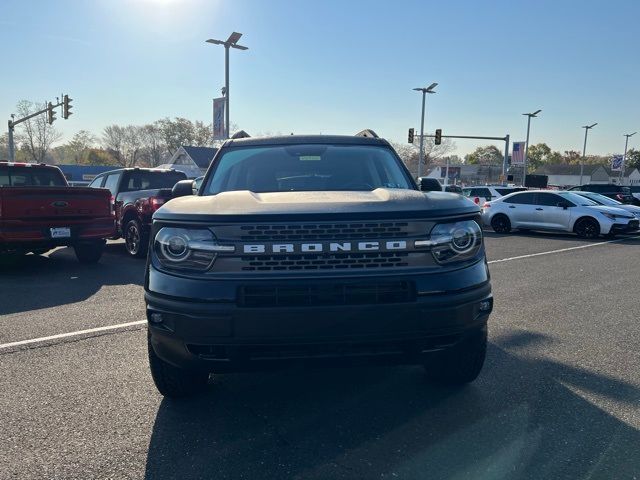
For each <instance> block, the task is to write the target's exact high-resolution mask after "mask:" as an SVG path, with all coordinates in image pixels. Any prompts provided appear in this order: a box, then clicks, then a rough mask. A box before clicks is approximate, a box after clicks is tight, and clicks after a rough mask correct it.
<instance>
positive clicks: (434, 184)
mask: <svg viewBox="0 0 640 480" xmlns="http://www.w3.org/2000/svg"><path fill="white" fill-rule="evenodd" d="M419 180H420V182H419V185H420V191H422V192H441V191H442V185H440V182H439V181H438V180H436V179H435V178H425V177H421V178H420V179H419Z"/></svg>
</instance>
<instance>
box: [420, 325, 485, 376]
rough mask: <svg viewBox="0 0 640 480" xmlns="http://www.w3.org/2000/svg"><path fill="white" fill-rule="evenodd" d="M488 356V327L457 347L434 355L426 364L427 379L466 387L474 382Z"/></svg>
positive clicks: (473, 334) (470, 336) (462, 341)
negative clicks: (465, 385)
mask: <svg viewBox="0 0 640 480" xmlns="http://www.w3.org/2000/svg"><path fill="white" fill-rule="evenodd" d="M486 355H487V327H486V325H485V326H484V327H482V328H481V329H479V330H477V331H475V332H473V333H472V334H470V335H468V336H467V337H465V338H464V339H462V340H461V341H460V342H459V343H458V344H456V345H455V346H453V347H451V348H449V349H447V350H444V351H442V352H436V353H434V354H432V357H431V358H429V359H428V360H427V361H426V362H425V365H424V367H425V370H426V374H427V378H428V379H429V380H431V381H433V382H434V383H440V384H444V385H464V384H467V383H470V382H473V381H474V380H475V379H476V378H478V375H480V372H481V371H482V367H483V365H484V360H485V357H486Z"/></svg>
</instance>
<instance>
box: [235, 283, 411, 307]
mask: <svg viewBox="0 0 640 480" xmlns="http://www.w3.org/2000/svg"><path fill="white" fill-rule="evenodd" d="M414 299H415V286H414V285H413V283H412V282H404V281H403V282H380V283H349V284H342V285H341V284H337V285H336V284H324V285H293V286H246V287H241V288H240V292H239V295H238V305H239V306H241V307H284V306H287V307H291V306H302V307H304V306H319V305H363V304H369V305H371V304H384V303H402V302H410V301H413V300H414Z"/></svg>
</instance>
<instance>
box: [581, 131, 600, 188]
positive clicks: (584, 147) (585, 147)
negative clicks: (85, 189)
mask: <svg viewBox="0 0 640 480" xmlns="http://www.w3.org/2000/svg"><path fill="white" fill-rule="evenodd" d="M596 125H597V123H594V124H592V125H585V126H584V127H582V128H584V146H583V147H582V159H581V160H580V185H582V175H583V173H584V158H585V156H586V155H587V134H588V133H589V130H590V129H592V128H593V127H595V126H596Z"/></svg>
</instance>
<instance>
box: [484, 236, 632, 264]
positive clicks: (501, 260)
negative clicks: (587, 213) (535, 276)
mask: <svg viewBox="0 0 640 480" xmlns="http://www.w3.org/2000/svg"><path fill="white" fill-rule="evenodd" d="M638 238H640V236H633V237H625V238H616V239H615V240H605V241H604V242H597V243H589V244H587V245H578V246H577V247H567V248H559V249H557V250H549V251H547V252H538V253H529V254H527V255H518V256H516V257H509V258H500V259H498V260H491V261H489V262H487V263H488V264H489V265H491V264H493V263H501V262H510V261H512V260H522V259H524V258H531V257H539V256H541V255H551V254H552V253H562V252H569V251H571V250H580V249H583V248H591V247H597V246H600V245H606V244H607V243H619V242H624V241H625V240H632V239H638Z"/></svg>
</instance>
